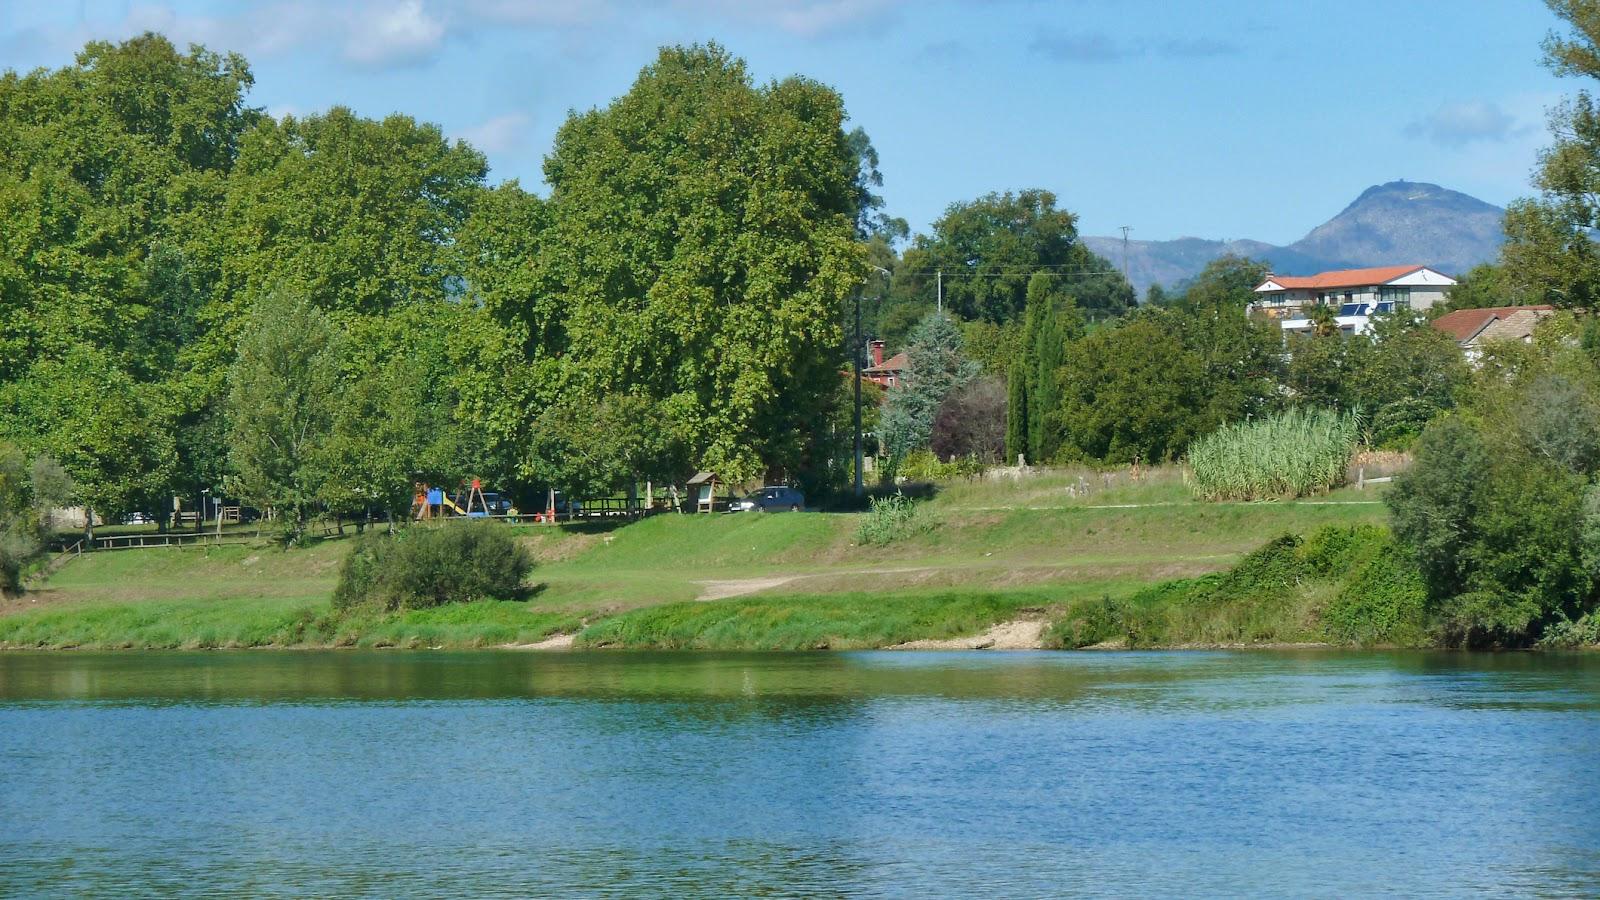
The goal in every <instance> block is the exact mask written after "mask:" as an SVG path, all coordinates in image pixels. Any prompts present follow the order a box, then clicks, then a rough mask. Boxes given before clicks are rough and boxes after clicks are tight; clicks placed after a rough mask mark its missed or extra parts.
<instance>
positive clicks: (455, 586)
mask: <svg viewBox="0 0 1600 900" xmlns="http://www.w3.org/2000/svg"><path fill="white" fill-rule="evenodd" d="M532 568H533V560H532V558H531V557H530V556H529V555H528V551H527V550H526V549H525V548H523V547H521V546H519V545H518V544H517V542H516V541H515V540H513V539H512V537H511V535H509V534H507V533H506V531H505V530H504V529H503V528H501V527H500V526H497V525H493V524H491V523H488V522H466V523H455V522H452V523H447V524H444V525H441V526H439V527H434V528H428V527H420V526H419V527H412V528H408V529H406V530H405V531H402V532H401V533H399V534H398V535H394V536H392V537H391V536H388V535H384V534H381V533H376V532H373V533H368V534H365V535H362V536H361V537H359V538H357V539H356V543H355V546H354V547H352V548H351V550H350V554H349V555H348V556H346V557H345V560H344V565H343V567H342V568H341V569H340V571H339V586H338V588H337V589H336V590H335V591H334V595H333V603H334V606H336V607H338V608H340V609H346V608H349V607H352V606H357V605H360V604H364V603H371V604H376V605H379V606H381V607H383V608H384V609H387V610H396V609H425V608H427V607H432V606H440V605H442V604H445V603H461V602H465V601H469V600H487V599H497V600H511V599H516V598H517V597H520V596H522V593H523V590H522V581H523V579H524V578H526V577H527V575H528V572H529V571H530V570H531V569H532Z"/></svg>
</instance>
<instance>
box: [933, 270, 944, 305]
mask: <svg viewBox="0 0 1600 900" xmlns="http://www.w3.org/2000/svg"><path fill="white" fill-rule="evenodd" d="M934 274H935V277H936V283H937V284H938V287H939V293H938V294H937V295H935V296H936V297H937V299H936V300H934V304H935V306H934V309H935V310H936V311H938V312H941V313H942V312H944V270H943V269H940V270H939V271H938V272H936V273H934Z"/></svg>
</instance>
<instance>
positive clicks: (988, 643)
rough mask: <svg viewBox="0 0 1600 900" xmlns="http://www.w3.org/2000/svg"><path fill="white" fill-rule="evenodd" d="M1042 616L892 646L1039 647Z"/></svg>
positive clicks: (1042, 635) (1043, 627) (1041, 637)
mask: <svg viewBox="0 0 1600 900" xmlns="http://www.w3.org/2000/svg"><path fill="white" fill-rule="evenodd" d="M1049 625H1050V623H1049V622H1046V621H1045V620H1043V619H1016V620H1013V621H1010V622H1001V623H1000V624H998V625H996V626H994V627H993V628H990V629H989V630H988V631H985V632H984V633H983V634H976V635H971V636H969V637H959V638H949V639H947V640H938V641H935V640H925V641H907V642H906V643H904V644H896V645H894V646H893V647H890V648H889V649H890V650H1038V649H1040V648H1041V647H1043V646H1044V643H1043V638H1044V630H1045V629H1046V628H1048V627H1049Z"/></svg>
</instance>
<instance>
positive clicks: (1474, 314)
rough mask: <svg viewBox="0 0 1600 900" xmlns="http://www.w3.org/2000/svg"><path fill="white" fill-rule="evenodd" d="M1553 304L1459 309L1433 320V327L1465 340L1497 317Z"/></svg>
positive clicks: (1543, 307)
mask: <svg viewBox="0 0 1600 900" xmlns="http://www.w3.org/2000/svg"><path fill="white" fill-rule="evenodd" d="M1552 309H1555V307H1553V306H1549V305H1543V306H1488V307H1484V308H1482V309H1458V310H1456V311H1455V312H1447V313H1445V314H1444V315H1442V316H1440V317H1439V318H1437V319H1434V320H1433V327H1435V328H1437V329H1439V330H1440V331H1442V332H1444V333H1445V334H1448V335H1450V336H1451V337H1453V338H1455V339H1456V340H1458V341H1464V340H1467V339H1468V338H1470V337H1472V336H1473V335H1475V334H1477V333H1478V332H1480V331H1482V330H1483V329H1484V326H1486V325H1488V324H1489V323H1490V322H1492V321H1493V320H1495V319H1504V318H1505V317H1507V316H1509V315H1511V314H1512V313H1516V312H1521V311H1523V310H1552Z"/></svg>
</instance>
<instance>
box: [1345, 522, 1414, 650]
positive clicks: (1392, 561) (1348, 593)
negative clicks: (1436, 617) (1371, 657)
mask: <svg viewBox="0 0 1600 900" xmlns="http://www.w3.org/2000/svg"><path fill="white" fill-rule="evenodd" d="M1365 530H1370V531H1372V532H1375V533H1377V535H1378V537H1379V541H1378V542H1377V543H1376V544H1374V545H1371V546H1369V547H1365V548H1361V549H1360V550H1358V551H1357V553H1359V554H1360V555H1361V556H1362V557H1364V558H1362V559H1360V560H1359V561H1357V560H1352V565H1351V570H1350V577H1349V578H1348V580H1346V581H1345V583H1344V587H1343V588H1342V589H1341V590H1340V591H1339V593H1338V594H1337V595H1336V596H1335V597H1334V598H1333V600H1332V601H1330V602H1329V603H1328V605H1327V606H1326V607H1324V608H1323V610H1322V630H1323V631H1324V632H1325V633H1326V634H1327V636H1328V637H1329V638H1330V639H1332V640H1335V641H1340V642H1343V643H1347V644H1364V645H1371V644H1399V645H1403V646H1415V645H1417V644H1422V643H1425V642H1426V638H1427V635H1426V631H1425V621H1426V616H1427V603H1428V592H1427V589H1426V588H1425V587H1424V586H1423V583H1422V576H1421V574H1420V573H1419V572H1418V571H1417V567H1416V564H1415V563H1414V562H1413V561H1412V560H1411V558H1410V557H1409V556H1408V555H1407V554H1406V553H1405V552H1404V551H1403V550H1402V549H1401V548H1399V547H1398V546H1396V545H1395V543H1394V542H1393V540H1392V539H1390V538H1389V536H1388V535H1385V534H1383V533H1382V532H1380V531H1379V530H1378V529H1376V528H1371V527H1370V526H1368V528H1367V529H1365Z"/></svg>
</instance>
